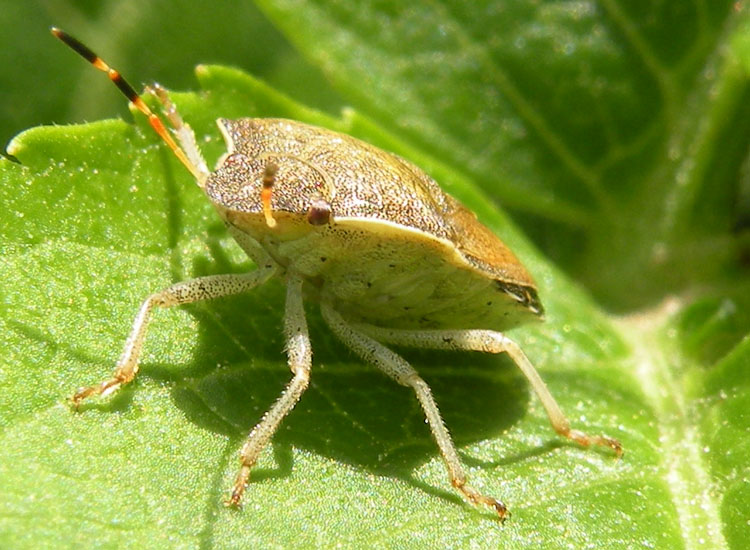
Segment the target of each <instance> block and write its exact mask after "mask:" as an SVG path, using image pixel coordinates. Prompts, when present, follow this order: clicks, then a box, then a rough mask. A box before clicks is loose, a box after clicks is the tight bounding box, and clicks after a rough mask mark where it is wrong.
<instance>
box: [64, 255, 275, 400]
mask: <svg viewBox="0 0 750 550" xmlns="http://www.w3.org/2000/svg"><path fill="white" fill-rule="evenodd" d="M275 271H276V269H275V268H274V267H269V266H264V267H262V268H259V269H257V270H256V271H252V272H250V273H242V274H227V275H209V276H206V277H198V278H197V279H192V280H190V281H184V282H181V283H177V284H174V285H172V286H170V287H169V288H166V289H164V290H162V291H161V292H157V293H156V294H152V295H151V296H149V297H148V298H146V300H145V301H144V302H143V304H142V305H141V309H139V310H138V314H137V315H136V317H135V321H133V328H132V329H131V331H130V336H129V337H128V339H127V341H126V342H125V349H124V350H123V352H122V355H121V356H120V360H119V361H118V362H117V366H116V368H115V372H114V373H113V374H112V378H110V379H109V380H105V381H104V382H102V383H100V384H97V385H95V386H89V387H85V388H81V389H79V390H78V391H77V392H76V393H75V395H74V396H73V398H72V401H73V405H74V406H75V407H76V408H77V407H78V406H79V405H80V403H81V401H83V400H84V399H86V398H87V397H90V396H92V395H108V394H110V393H113V392H115V391H117V390H118V389H120V388H121V387H122V386H123V385H125V384H127V383H129V382H131V381H132V380H133V378H135V375H136V374H138V359H139V358H140V356H141V350H142V349H143V341H144V339H145V338H146V329H147V328H148V323H149V320H150V318H151V312H152V311H153V309H154V308H155V307H165V308H166V307H172V306H178V305H181V304H189V303H191V302H200V301H203V300H211V299H213V298H219V297H220V296H229V295H231V294H239V293H241V292H246V291H248V290H250V289H252V288H254V287H256V286H258V285H259V284H262V283H264V282H265V281H266V280H268V278H269V277H271V275H273V274H274V272H275Z"/></svg>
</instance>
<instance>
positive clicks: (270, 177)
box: [260, 163, 279, 227]
mask: <svg viewBox="0 0 750 550" xmlns="http://www.w3.org/2000/svg"><path fill="white" fill-rule="evenodd" d="M278 171H279V167H278V166H276V165H275V164H273V163H271V164H267V165H266V169H265V171H264V172H263V189H261V192H260V200H261V202H262V203H263V215H264V216H265V218H266V225H267V226H268V227H276V220H274V219H273V211H272V210H271V195H272V194H273V184H274V182H275V181H276V172H278Z"/></svg>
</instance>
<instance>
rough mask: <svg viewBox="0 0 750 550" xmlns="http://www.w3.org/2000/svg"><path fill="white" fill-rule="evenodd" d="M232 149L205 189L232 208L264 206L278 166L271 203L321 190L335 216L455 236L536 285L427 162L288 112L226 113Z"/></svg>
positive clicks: (484, 259) (472, 255)
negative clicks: (266, 182) (267, 173)
mask: <svg viewBox="0 0 750 550" xmlns="http://www.w3.org/2000/svg"><path fill="white" fill-rule="evenodd" d="M219 127H220V128H221V129H222V131H223V132H224V134H225V137H226V139H227V142H228V151H229V152H228V153H227V155H226V156H225V157H224V158H223V160H222V162H221V163H220V166H219V167H218V169H217V170H216V172H214V173H213V174H212V175H211V176H210V177H209V179H208V181H207V183H206V192H207V193H208V195H209V196H210V197H211V199H212V200H214V201H215V202H217V203H218V204H220V205H222V206H223V207H225V208H228V209H230V210H235V211H239V212H261V209H262V208H261V203H260V185H261V183H260V182H261V180H262V177H263V173H264V170H265V167H266V165H267V164H269V162H273V163H275V164H276V165H277V166H278V173H277V175H276V184H275V186H274V195H273V202H272V205H273V210H274V211H282V212H290V213H296V214H300V215H304V214H305V213H306V212H307V211H308V208H309V206H310V203H311V201H312V200H314V199H315V198H316V197H319V198H320V197H322V198H323V199H324V200H326V201H327V202H328V203H329V204H330V206H331V210H332V215H333V219H334V220H339V219H341V218H357V219H376V220H382V221H384V222H390V223H396V224H400V225H403V226H406V227H410V228H414V229H419V230H421V231H424V232H425V233H428V234H430V235H433V236H435V237H438V238H441V239H445V240H447V241H450V242H452V243H454V244H455V246H456V247H457V248H458V249H459V251H460V252H461V254H462V255H463V256H464V257H465V259H466V260H467V262H468V263H469V264H471V265H472V266H473V267H474V268H476V269H478V270H481V271H484V272H486V273H487V275H488V276H491V277H492V278H495V279H500V280H502V281H505V282H510V283H513V284H519V285H523V286H530V287H532V288H533V287H534V286H535V285H534V282H533V280H532V279H531V277H530V276H529V274H528V273H527V271H526V270H525V269H524V267H523V266H522V265H521V263H520V262H519V261H518V259H517V258H516V257H515V256H514V255H513V253H512V252H511V251H510V250H509V249H508V247H506V246H505V245H504V244H503V243H502V241H500V239H498V238H497V237H496V236H495V235H494V234H493V233H492V232H491V231H490V230H489V229H487V228H486V227H485V226H483V225H482V224H480V223H479V222H478V221H477V220H476V216H475V215H474V214H473V213H472V212H470V211H469V210H467V209H466V208H464V207H463V206H461V205H460V204H459V203H458V201H456V200H455V199H453V198H452V197H450V196H448V195H446V194H445V193H444V192H443V191H442V189H441V188H440V187H439V186H438V184H437V183H436V182H435V181H434V180H432V179H431V178H430V177H429V176H427V175H426V174H425V173H424V172H423V171H422V170H420V169H419V168H417V167H416V166H414V165H413V164H411V163H409V162H407V161H405V160H403V159H401V158H400V157H398V156H396V155H393V154H390V153H387V152H385V151H382V150H381V149H378V148H376V147H373V146H372V145H369V144H367V143H365V142H363V141H360V140H358V139H355V138H352V137H350V136H347V135H344V134H339V133H337V132H333V131H330V130H325V129H322V128H319V127H314V126H309V125H306V124H302V123H299V122H296V121H291V120H284V119H250V118H245V119H238V120H228V119H220V120H219Z"/></svg>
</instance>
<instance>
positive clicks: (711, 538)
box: [616, 301, 729, 550]
mask: <svg viewBox="0 0 750 550" xmlns="http://www.w3.org/2000/svg"><path fill="white" fill-rule="evenodd" d="M680 305H681V304H678V303H676V302H675V301H667V302H665V303H664V304H663V305H662V306H661V307H660V308H658V309H657V310H655V311H653V312H649V313H646V314H642V315H637V316H633V317H630V318H626V319H621V320H617V321H616V324H617V326H618V327H619V328H620V330H621V333H622V335H623V337H624V338H625V339H626V341H627V342H628V343H629V344H630V346H631V349H632V352H633V353H632V356H633V359H634V363H635V364H634V369H635V372H636V377H635V379H636V380H637V381H638V382H639V384H640V387H641V391H642V392H643V395H644V396H645V398H646V401H647V402H648V403H649V404H650V405H651V408H652V409H653V411H654V416H655V418H656V420H657V422H658V426H657V429H658V431H659V441H660V443H661V447H662V453H661V456H662V457H663V458H662V460H661V469H662V471H663V477H664V479H665V481H666V484H667V487H668V490H669V493H670V495H671V498H672V504H673V505H674V507H675V511H676V513H677V518H678V521H679V524H680V528H681V529H680V532H681V534H682V538H683V541H684V542H685V550H698V549H703V548H712V549H716V550H722V549H728V548H729V545H728V544H727V541H726V539H725V538H724V534H723V523H722V521H721V505H720V499H718V498H716V496H715V495H714V494H712V492H711V475H710V471H709V467H708V464H707V463H706V460H705V459H704V458H703V457H702V456H703V455H702V452H701V450H702V445H701V433H700V430H699V428H698V425H697V423H696V422H694V421H693V419H692V418H691V415H692V414H694V413H693V412H691V410H690V405H689V401H690V395H689V392H688V388H687V385H686V383H685V381H684V379H680V378H679V377H677V376H676V373H680V372H685V369H683V368H679V367H675V366H674V364H675V363H686V362H688V360H687V358H685V357H684V355H683V354H682V353H680V350H679V349H678V348H677V347H676V346H673V345H670V340H669V339H668V337H666V336H665V335H664V333H663V331H664V329H663V327H665V326H668V323H669V321H670V319H671V318H672V316H673V315H674V313H675V311H676V309H677V308H678V307H679V306H680ZM670 363H672V365H671V366H670ZM664 388H667V390H666V391H664Z"/></svg>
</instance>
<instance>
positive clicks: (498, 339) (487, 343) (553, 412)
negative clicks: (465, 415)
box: [357, 325, 623, 457]
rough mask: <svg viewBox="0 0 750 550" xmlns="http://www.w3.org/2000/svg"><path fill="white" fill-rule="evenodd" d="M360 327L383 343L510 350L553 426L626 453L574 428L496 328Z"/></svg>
mask: <svg viewBox="0 0 750 550" xmlns="http://www.w3.org/2000/svg"><path fill="white" fill-rule="evenodd" d="M357 328H359V329H360V330H362V331H363V332H365V333H367V334H368V335H370V336H372V337H373V338H376V339H377V340H379V341H381V342H387V343H390V344H395V345H398V346H407V347H415V348H427V349H446V350H463V351H483V352H485V353H507V354H508V355H509V356H510V358H511V359H512V360H513V362H514V363H515V364H516V365H517V366H518V368H519V369H521V372H522V373H523V374H524V376H526V378H527V379H528V381H529V383H530V384H531V388H532V389H533V390H534V392H535V393H536V394H537V396H538V397H539V399H540V400H541V402H542V405H543V406H544V410H545V411H547V416H548V417H549V421H550V424H552V428H554V430H555V431H556V432H557V433H559V434H560V435H562V436H564V437H567V438H568V439H571V440H573V441H575V442H576V443H578V444H580V445H583V446H584V447H588V446H590V445H600V446H603V447H609V448H610V449H612V450H613V451H614V452H615V454H616V455H617V456H618V457H619V456H622V452H623V451H622V445H621V444H620V442H619V441H617V440H616V439H613V438H611V437H607V436H604V435H588V434H586V433H584V432H582V431H579V430H574V429H572V428H571V427H570V422H569V421H568V419H567V418H566V417H565V415H564V414H563V412H562V410H561V409H560V406H559V405H558V404H557V401H555V398H554V397H552V394H551V393H550V392H549V389H547V385H546V384H545V383H544V381H543V380H542V378H541V377H540V376H539V373H538V372H537V370H536V369H535V368H534V365H532V364H531V361H529V359H528V357H526V354H525V353H524V352H523V350H522V349H521V348H520V347H519V345H518V344H516V343H515V342H514V341H513V340H511V339H510V338H508V337H507V336H505V335H504V334H502V333H500V332H495V331H492V330H477V329H472V330H403V329H389V328H382V327H376V326H373V325H358V327H357Z"/></svg>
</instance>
